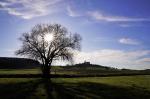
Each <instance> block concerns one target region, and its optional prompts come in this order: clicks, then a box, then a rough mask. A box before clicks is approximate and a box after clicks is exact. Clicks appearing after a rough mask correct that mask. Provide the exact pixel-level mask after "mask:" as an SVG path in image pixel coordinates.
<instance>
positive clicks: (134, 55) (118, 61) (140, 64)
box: [75, 49, 150, 69]
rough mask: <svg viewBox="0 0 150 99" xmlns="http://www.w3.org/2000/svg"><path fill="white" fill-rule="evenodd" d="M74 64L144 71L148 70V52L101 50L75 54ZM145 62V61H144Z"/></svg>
mask: <svg viewBox="0 0 150 99" xmlns="http://www.w3.org/2000/svg"><path fill="white" fill-rule="evenodd" d="M75 53H76V54H75V62H76V63H82V62H84V61H85V60H86V61H89V62H91V63H93V64H100V65H105V66H113V67H117V68H130V69H145V68H150V67H148V66H150V58H144V57H145V56H147V55H150V51H149V50H141V51H130V52H126V51H123V50H113V49H103V50H97V51H93V52H75ZM144 60H146V61H144Z"/></svg>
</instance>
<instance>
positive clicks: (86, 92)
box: [54, 82, 150, 99]
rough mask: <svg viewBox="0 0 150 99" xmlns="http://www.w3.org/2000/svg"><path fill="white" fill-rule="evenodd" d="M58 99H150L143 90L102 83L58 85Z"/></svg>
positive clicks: (147, 92)
mask: <svg viewBox="0 0 150 99" xmlns="http://www.w3.org/2000/svg"><path fill="white" fill-rule="evenodd" d="M54 87H55V91H56V93H57V98H56V99H150V92H149V91H146V90H145V89H142V88H137V87H134V88H123V87H117V86H110V85H106V84H100V83H88V82H82V83H68V84H56V85H55V86H54Z"/></svg>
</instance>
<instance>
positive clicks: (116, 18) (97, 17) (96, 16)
mask: <svg viewBox="0 0 150 99" xmlns="http://www.w3.org/2000/svg"><path fill="white" fill-rule="evenodd" d="M87 14H88V16H90V17H92V18H93V19H95V20H97V21H107V22H142V21H150V18H131V17H124V16H112V15H104V14H103V13H101V12H99V11H89V12H88V13H87Z"/></svg>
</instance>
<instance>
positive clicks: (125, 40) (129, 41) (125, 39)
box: [119, 38, 140, 45]
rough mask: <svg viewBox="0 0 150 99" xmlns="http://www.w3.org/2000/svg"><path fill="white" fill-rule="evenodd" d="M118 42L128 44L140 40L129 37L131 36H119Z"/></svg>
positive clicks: (135, 43)
mask: <svg viewBox="0 0 150 99" xmlns="http://www.w3.org/2000/svg"><path fill="white" fill-rule="evenodd" d="M119 43H122V44H128V45H139V44H140V42H139V41H137V40H135V39H131V38H121V39H119Z"/></svg>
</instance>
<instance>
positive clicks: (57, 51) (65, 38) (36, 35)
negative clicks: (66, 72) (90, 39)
mask: <svg viewBox="0 0 150 99" xmlns="http://www.w3.org/2000/svg"><path fill="white" fill-rule="evenodd" d="M20 40H21V41H22V47H21V48H20V49H19V50H17V51H16V55H25V56H28V57H29V58H32V59H36V60H38V61H40V62H41V63H42V64H43V65H42V67H41V68H42V72H43V77H46V78H47V77H49V75H50V70H51V64H52V62H53V61H54V60H59V59H62V60H68V61H72V60H73V50H80V41H81V37H80V35H79V34H71V33H69V32H68V30H67V29H66V28H65V27H63V26H61V25H59V24H38V25H36V26H35V27H34V28H33V29H32V30H31V31H30V32H28V33H24V34H23V35H22V37H21V38H20Z"/></svg>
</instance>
